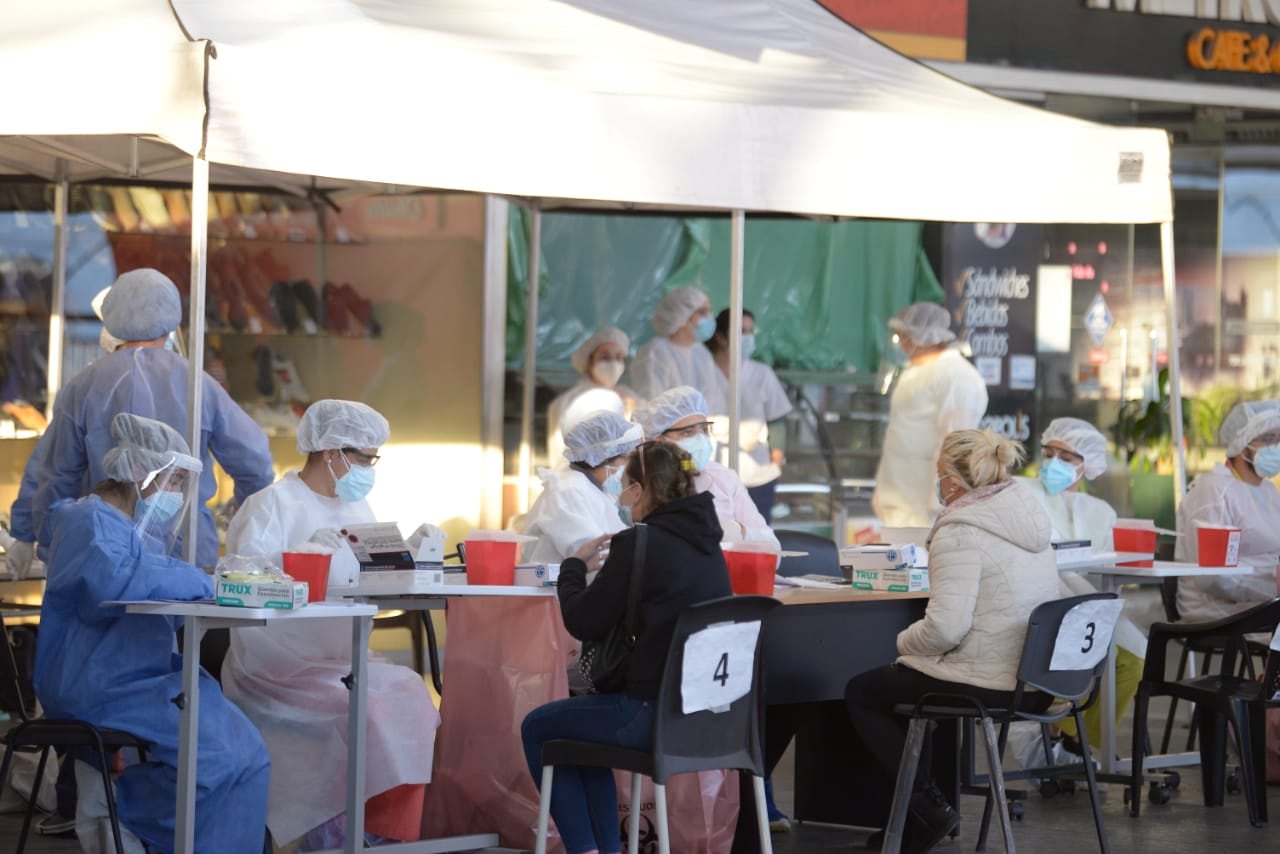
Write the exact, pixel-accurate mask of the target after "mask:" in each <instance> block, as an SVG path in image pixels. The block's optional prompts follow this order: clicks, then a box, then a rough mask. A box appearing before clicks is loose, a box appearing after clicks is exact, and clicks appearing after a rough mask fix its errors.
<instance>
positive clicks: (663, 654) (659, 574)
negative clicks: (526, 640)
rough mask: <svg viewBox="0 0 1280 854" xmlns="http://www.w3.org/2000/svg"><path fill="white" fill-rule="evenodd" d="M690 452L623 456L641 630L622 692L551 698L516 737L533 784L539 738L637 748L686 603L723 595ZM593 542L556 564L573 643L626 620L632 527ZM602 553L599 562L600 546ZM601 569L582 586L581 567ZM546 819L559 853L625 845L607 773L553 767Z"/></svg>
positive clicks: (711, 528)
mask: <svg viewBox="0 0 1280 854" xmlns="http://www.w3.org/2000/svg"><path fill="white" fill-rule="evenodd" d="M696 473H697V472H696V470H695V469H694V466H693V462H692V460H690V458H689V455H688V454H687V453H686V452H685V451H683V450H681V449H680V448H679V447H677V446H675V445H672V444H668V443H665V442H658V443H649V444H645V445H641V446H640V447H639V448H637V449H636V450H635V451H634V452H632V454H631V455H630V456H629V457H628V459H627V464H626V467H625V468H624V469H623V473H622V494H621V496H620V497H619V498H618V503H619V505H620V506H621V507H622V508H625V509H626V510H629V511H630V513H631V516H632V518H633V519H634V520H635V521H636V522H644V524H645V526H646V537H647V539H648V542H647V544H646V546H645V550H646V551H645V561H644V566H643V568H642V569H641V570H640V571H641V573H642V574H641V576H640V593H639V608H638V614H639V617H638V620H637V622H638V626H639V628H638V633H637V634H638V636H637V639H636V645H635V647H634V648H633V649H632V651H631V655H630V658H629V661H628V667H627V679H626V684H625V686H624V688H623V690H622V692H621V693H616V694H592V695H589V696H583V697H571V698H569V699H567V700H558V701H556V702H554V703H548V704H546V705H545V706H540V707H538V708H536V709H534V710H533V711H532V712H530V713H529V715H528V716H527V717H526V718H525V719H524V724H523V725H522V727H521V734H522V737H523V740H524V752H525V758H526V759H527V760H528V762H529V773H530V774H532V775H533V780H534V783H535V784H539V785H540V784H541V782H542V745H543V744H544V743H545V742H547V741H550V740H551V739H556V738H575V739H584V740H589V741H598V742H600V743H601V744H610V745H617V746H620V747H628V748H633V749H636V750H647V749H649V748H650V747H651V746H652V739H653V720H654V711H655V706H656V705H657V703H656V701H657V698H658V685H659V683H660V682H661V681H662V672H663V670H664V669H665V667H666V664H667V648H668V647H669V646H670V645H671V636H672V634H674V632H675V625H676V618H677V617H678V616H679V614H680V612H681V611H683V610H684V609H685V608H688V607H689V606H690V605H696V604H698V603H699V602H706V601H708V600H711V599H718V598H720V597H722V596H728V595H730V593H731V592H732V591H731V590H730V587H729V572H728V569H727V568H726V566H725V562H724V554H723V553H722V552H721V551H720V538H721V536H723V531H722V530H721V528H720V523H719V522H718V521H717V520H716V511H715V505H714V503H713V502H712V499H711V495H710V493H706V492H701V493H700V492H697V488H696V487H695V486H694V483H693V478H694V475H695V474H696ZM609 540H610V537H609V536H604V537H600V538H597V539H595V540H591V541H590V542H588V543H587V544H586V545H584V546H583V547H582V548H581V549H579V550H578V551H577V553H575V554H574V555H573V556H572V557H570V558H569V559H567V560H566V561H565V562H564V563H562V564H561V565H560V586H559V595H560V609H561V612H562V613H563V615H564V624H565V627H566V628H567V629H568V630H569V633H570V634H572V635H573V636H574V637H576V638H578V639H579V640H583V641H588V640H595V641H598V640H603V639H604V638H605V637H606V636H607V635H608V634H609V632H610V631H611V630H612V629H613V627H614V626H616V625H618V624H620V623H622V622H623V621H624V618H625V615H626V610H627V590H628V586H629V583H630V580H631V573H632V572H633V571H635V566H634V562H635V561H634V558H635V546H636V529H635V528H629V529H627V530H625V531H620V532H618V533H617V534H614V535H613V536H612V543H609ZM607 543H608V544H609V545H608V558H607V559H606V560H604V564H603V566H601V551H602V549H604V547H605V545H606V544H607ZM597 567H599V568H600V574H599V575H598V576H597V577H596V579H595V581H593V582H592V584H591V586H590V587H588V586H587V581H586V575H587V572H589V571H591V570H593V569H596V568H597ZM551 816H552V817H553V818H554V819H555V821H556V828H557V829H558V830H559V832H560V838H561V840H562V841H563V842H564V846H565V851H566V854H589V852H603V854H613V852H619V851H621V850H622V837H621V834H620V832H619V827H618V796H617V791H616V789H615V787H614V783H613V772H612V771H609V770H608V769H603V768H577V767H560V768H557V769H556V775H555V784H554V786H553V787H552V792H551Z"/></svg>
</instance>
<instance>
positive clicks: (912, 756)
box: [882, 718, 929, 854]
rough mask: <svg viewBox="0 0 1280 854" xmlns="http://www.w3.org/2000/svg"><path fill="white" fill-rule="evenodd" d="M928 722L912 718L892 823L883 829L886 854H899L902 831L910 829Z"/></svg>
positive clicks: (891, 816)
mask: <svg viewBox="0 0 1280 854" xmlns="http://www.w3.org/2000/svg"><path fill="white" fill-rule="evenodd" d="M928 728H929V722H928V721H926V720H925V719H924V718H912V719H911V723H910V724H909V725H908V726H907V743H906V745H905V746H904V747H903V749H902V760H901V761H900V762H899V763H898V780H897V782H896V783H895V784H894V787H893V807H892V808H891V809H890V810H889V823H888V824H887V825H885V829H884V848H883V849H882V850H883V851H884V852H885V854H900V852H901V851H902V836H903V831H904V829H905V828H906V826H907V809H908V807H909V805H910V803H911V793H912V792H913V791H914V790H915V784H916V769H917V768H918V767H919V765H920V752H921V751H922V750H923V749H924V739H925V733H926V732H927V730H928Z"/></svg>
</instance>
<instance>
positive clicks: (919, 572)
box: [850, 566, 929, 593]
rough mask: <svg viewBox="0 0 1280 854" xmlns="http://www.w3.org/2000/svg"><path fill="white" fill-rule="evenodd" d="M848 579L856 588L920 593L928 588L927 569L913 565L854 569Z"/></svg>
mask: <svg viewBox="0 0 1280 854" xmlns="http://www.w3.org/2000/svg"><path fill="white" fill-rule="evenodd" d="M850 580H851V581H852V582H853V586H854V588H855V589H857V590H887V591H889V592H890V593H921V592H927V591H928V590H929V570H927V569H923V568H921V567H914V566H907V567H903V568H902V569H854V570H853V577H852V579H850Z"/></svg>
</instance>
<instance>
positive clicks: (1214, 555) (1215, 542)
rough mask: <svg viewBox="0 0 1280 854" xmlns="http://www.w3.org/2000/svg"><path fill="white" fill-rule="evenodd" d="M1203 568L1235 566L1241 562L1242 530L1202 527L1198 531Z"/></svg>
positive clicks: (1197, 542)
mask: <svg viewBox="0 0 1280 854" xmlns="http://www.w3.org/2000/svg"><path fill="white" fill-rule="evenodd" d="M1196 547H1197V550H1198V552H1199V554H1200V565H1201V566H1235V565H1236V563H1237V562H1238V561H1239V560H1240V529H1239V528H1230V527H1226V526H1223V527H1210V526H1208V525H1202V526H1201V527H1199V528H1197V529H1196Z"/></svg>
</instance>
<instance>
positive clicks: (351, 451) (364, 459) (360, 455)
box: [342, 448, 382, 467]
mask: <svg viewBox="0 0 1280 854" xmlns="http://www.w3.org/2000/svg"><path fill="white" fill-rule="evenodd" d="M342 454H343V456H345V457H348V458H350V457H354V458H355V461H356V462H357V463H359V464H360V465H362V466H366V467H372V466H376V465H377V464H378V460H380V459H382V455H381V454H366V453H365V452H364V451H362V450H360V449H359V448H343V449H342Z"/></svg>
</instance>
